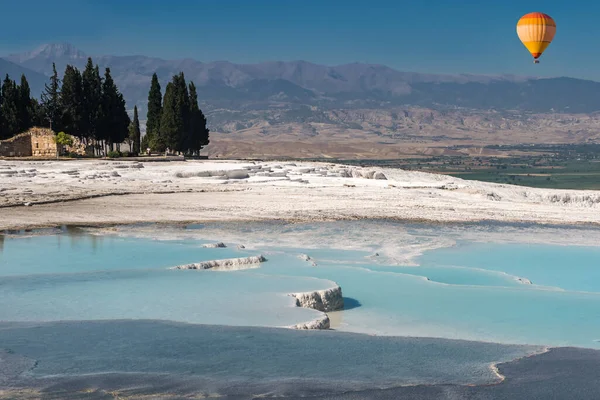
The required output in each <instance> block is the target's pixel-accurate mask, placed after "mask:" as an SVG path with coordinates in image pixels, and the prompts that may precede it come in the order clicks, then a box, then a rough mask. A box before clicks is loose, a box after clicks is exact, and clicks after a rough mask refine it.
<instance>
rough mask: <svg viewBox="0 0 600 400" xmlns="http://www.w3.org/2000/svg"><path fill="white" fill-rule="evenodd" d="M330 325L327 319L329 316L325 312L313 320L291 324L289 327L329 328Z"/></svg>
mask: <svg viewBox="0 0 600 400" xmlns="http://www.w3.org/2000/svg"><path fill="white" fill-rule="evenodd" d="M330 327H331V322H330V321H329V317H328V316H327V314H325V315H324V316H323V317H322V318H319V319H315V320H314V321H310V322H306V323H302V324H297V325H292V326H290V328H291V329H301V330H309V329H329V328H330Z"/></svg>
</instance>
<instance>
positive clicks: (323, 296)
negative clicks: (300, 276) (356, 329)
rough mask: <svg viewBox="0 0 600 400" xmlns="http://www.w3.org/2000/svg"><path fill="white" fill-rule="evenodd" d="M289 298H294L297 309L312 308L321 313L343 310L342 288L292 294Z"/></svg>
mask: <svg viewBox="0 0 600 400" xmlns="http://www.w3.org/2000/svg"><path fill="white" fill-rule="evenodd" d="M290 296H292V297H295V298H296V306H298V307H304V308H312V309H313V310H317V311H322V312H329V311H338V310H343V309H344V297H342V288H341V287H339V286H336V287H334V288H331V289H326V290H318V291H315V292H306V293H292V294H290Z"/></svg>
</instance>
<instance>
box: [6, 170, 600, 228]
mask: <svg viewBox="0 0 600 400" xmlns="http://www.w3.org/2000/svg"><path fill="white" fill-rule="evenodd" d="M377 178H378V179H377ZM599 209H600V191H583V190H579V191H577V190H557V189H536V188H528V187H522V186H514V185H508V184H495V183H486V182H478V181H467V180H462V179H459V178H454V177H451V176H447V175H438V174H429V173H423V172H411V171H403V170H400V169H394V168H369V167H367V168H361V167H349V166H343V165H336V164H329V163H312V162H297V163H285V162H282V163H277V162H252V161H249V162H244V161H212V160H211V161H179V162H145V163H142V162H137V161H99V160H76V161H62V162H61V161H12V160H0V229H2V230H6V229H20V228H33V227H43V226H55V225H62V224H75V225H82V224H83V225H104V224H119V223H137V222H151V221H152V222H202V221H251V220H253V221H265V220H286V221H302V222H308V221H325V220H352V219H396V220H408V221H411V220H412V221H428V222H465V221H499V222H525V223H547V224H594V225H595V224H598V223H600V212H599Z"/></svg>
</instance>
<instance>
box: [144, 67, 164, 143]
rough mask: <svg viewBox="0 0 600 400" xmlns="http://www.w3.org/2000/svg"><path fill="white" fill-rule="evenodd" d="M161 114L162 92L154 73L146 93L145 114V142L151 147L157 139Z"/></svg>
mask: <svg viewBox="0 0 600 400" xmlns="http://www.w3.org/2000/svg"><path fill="white" fill-rule="evenodd" d="M161 115H162V94H161V92H160V83H159V82H158V76H157V75H156V73H154V74H153V75H152V82H151V83H150V92H149V93H148V112H147V114H146V135H145V136H144V137H145V138H147V139H145V140H146V142H148V144H149V146H150V147H153V145H154V142H155V141H156V140H157V139H158V138H157V136H158V135H159V130H160V124H161Z"/></svg>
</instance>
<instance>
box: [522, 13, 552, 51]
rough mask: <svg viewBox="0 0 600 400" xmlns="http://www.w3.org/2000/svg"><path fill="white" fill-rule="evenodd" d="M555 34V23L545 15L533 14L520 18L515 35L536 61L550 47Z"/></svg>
mask: <svg viewBox="0 0 600 400" xmlns="http://www.w3.org/2000/svg"><path fill="white" fill-rule="evenodd" d="M555 33H556V23H555V22H554V20H553V19H552V17H550V16H549V15H547V14H544V13H540V12H534V13H529V14H526V15H524V16H522V17H521V19H520V20H519V22H518V23H517V35H518V36H519V39H521V42H523V44H524V45H525V47H526V48H527V50H529V52H530V53H531V55H532V56H533V58H534V59H536V60H537V59H538V58H539V57H540V56H541V55H542V53H543V52H544V50H546V48H547V47H548V46H549V45H550V43H551V42H552V39H554V34H555Z"/></svg>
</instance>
